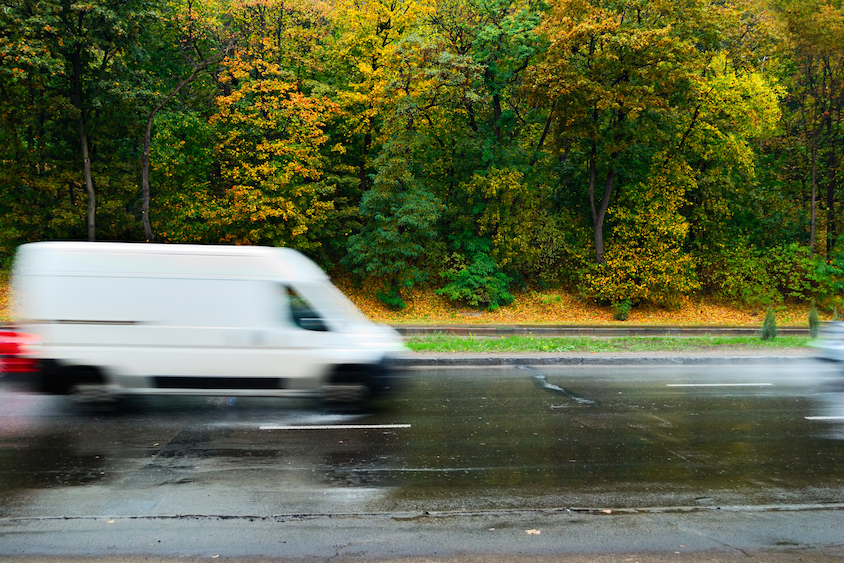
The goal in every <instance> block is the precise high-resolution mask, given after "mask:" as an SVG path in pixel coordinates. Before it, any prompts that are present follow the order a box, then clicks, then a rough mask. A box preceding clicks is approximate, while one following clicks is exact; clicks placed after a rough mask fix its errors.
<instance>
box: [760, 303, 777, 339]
mask: <svg viewBox="0 0 844 563" xmlns="http://www.w3.org/2000/svg"><path fill="white" fill-rule="evenodd" d="M761 336H762V340H773V339H774V338H776V337H777V314H776V313H775V312H774V308H773V307H768V312H767V313H765V320H764V321H763V322H762V334H761Z"/></svg>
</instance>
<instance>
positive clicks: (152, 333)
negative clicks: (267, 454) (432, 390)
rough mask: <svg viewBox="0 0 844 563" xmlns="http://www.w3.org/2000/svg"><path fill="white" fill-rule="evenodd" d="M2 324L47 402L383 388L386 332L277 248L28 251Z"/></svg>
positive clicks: (348, 393) (388, 379) (337, 395)
mask: <svg viewBox="0 0 844 563" xmlns="http://www.w3.org/2000/svg"><path fill="white" fill-rule="evenodd" d="M12 316H13V322H14V323H15V325H16V326H17V327H18V329H19V330H20V331H21V332H24V333H29V334H32V335H35V336H36V338H37V342H38V344H37V345H34V346H33V345H30V346H29V347H28V352H27V354H26V355H27V356H29V357H33V358H35V359H37V360H38V370H37V371H36V372H35V373H33V374H30V382H31V383H32V386H33V387H35V388H36V389H37V390H39V391H42V392H47V393H56V394H66V393H74V392H82V393H84V392H92V393H95V394H99V393H102V392H104V391H105V392H107V393H114V394H118V395H119V394H166V395H225V396H241V395H243V396H245V395H255V396H274V397H275V396H279V397H280V396H322V397H324V398H326V399H330V400H338V401H344V400H348V401H353V400H357V399H361V398H363V397H365V396H372V395H378V394H381V393H383V392H384V391H386V390H388V389H389V388H390V387H391V386H392V385H393V383H394V382H393V380H392V370H391V367H390V360H391V358H392V357H393V356H394V355H395V354H398V353H401V352H402V351H403V350H404V346H403V344H402V340H401V338H400V336H399V334H398V333H397V332H396V331H395V330H393V329H392V328H390V327H387V326H382V325H376V324H374V323H372V322H370V321H369V320H368V319H367V318H366V317H365V316H364V315H363V314H362V313H361V312H360V311H359V310H358V309H357V308H356V307H355V306H354V305H353V304H352V303H351V301H349V300H348V299H347V298H346V297H345V296H344V295H343V293H342V292H340V290H338V289H337V288H336V287H335V286H334V285H333V284H332V283H331V282H330V281H329V278H328V276H327V275H326V274H325V273H324V272H323V271H322V270H321V269H320V268H319V267H318V266H317V265H316V264H314V263H313V262H312V261H311V260H309V259H308V258H306V257H305V256H304V255H302V254H300V253H299V252H297V251H295V250H292V249H289V248H268V247H249V246H202V245H178V244H149V243H107V242H37V243H31V244H25V245H22V246H21V247H19V249H18V252H17V254H16V257H15V263H14V267H13V270H12Z"/></svg>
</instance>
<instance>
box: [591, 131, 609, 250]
mask: <svg viewBox="0 0 844 563" xmlns="http://www.w3.org/2000/svg"><path fill="white" fill-rule="evenodd" d="M596 152H597V151H596V147H595V145H594V144H593V145H592V154H591V155H590V157H589V208H590V210H591V211H592V229H593V233H594V237H595V263H596V264H603V263H604V218H605V217H606V216H607V208H609V206H610V198H611V196H612V190H613V184H614V182H615V167H614V166H610V169H609V171H608V172H607V181H606V183H605V184H604V194H603V196H602V197H601V204H600V206H599V207H596V206H595V187H596V180H597V162H596V161H597V154H596Z"/></svg>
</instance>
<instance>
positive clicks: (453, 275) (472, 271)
mask: <svg viewBox="0 0 844 563" xmlns="http://www.w3.org/2000/svg"><path fill="white" fill-rule="evenodd" d="M440 275H441V276H442V277H443V278H445V279H446V280H448V283H447V284H446V285H445V287H443V288H442V289H439V290H437V293H438V294H440V295H444V296H445V297H447V298H448V299H450V300H452V301H459V302H463V303H468V304H469V305H471V306H473V307H480V306H482V305H486V308H487V310H489V311H494V310H496V309H498V307H499V306H501V305H509V304H510V303H512V302H513V299H514V298H513V296H512V295H511V294H510V293H509V291H508V286H509V284H510V278H509V277H507V275H506V274H504V273H503V272H502V271H500V270H499V269H498V266H497V264H496V263H495V260H494V259H493V258H492V257H491V256H489V255H488V254H486V253H484V252H480V253H478V254H476V255H475V256H474V257H473V258H472V261H471V262H468V261H467V260H466V259H465V258H464V257H463V256H461V255H459V254H453V255H452V256H451V260H450V264H449V266H448V268H447V269H446V270H445V271H444V272H442V273H441V274H440Z"/></svg>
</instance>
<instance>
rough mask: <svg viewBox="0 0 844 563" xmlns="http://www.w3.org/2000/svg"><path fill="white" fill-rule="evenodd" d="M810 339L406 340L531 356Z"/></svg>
mask: <svg viewBox="0 0 844 563" xmlns="http://www.w3.org/2000/svg"><path fill="white" fill-rule="evenodd" d="M809 340H811V339H810V338H808V337H803V336H781V337H777V338H775V339H774V340H762V339H761V338H759V337H755V336H689V337H675V336H623V337H622V336H620V337H600V338H599V337H590V336H573V337H553V338H537V337H533V336H507V337H502V338H485V337H476V336H469V337H464V336H450V335H444V334H437V335H431V336H415V337H411V338H408V339H407V341H406V342H407V347H408V348H410V349H411V350H413V351H414V352H464V353H478V354H483V353H497V352H509V353H529V352H695V351H698V352H705V351H714V350H748V349H766V348H802V347H805V346H806V344H807V343H808V342H809Z"/></svg>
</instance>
